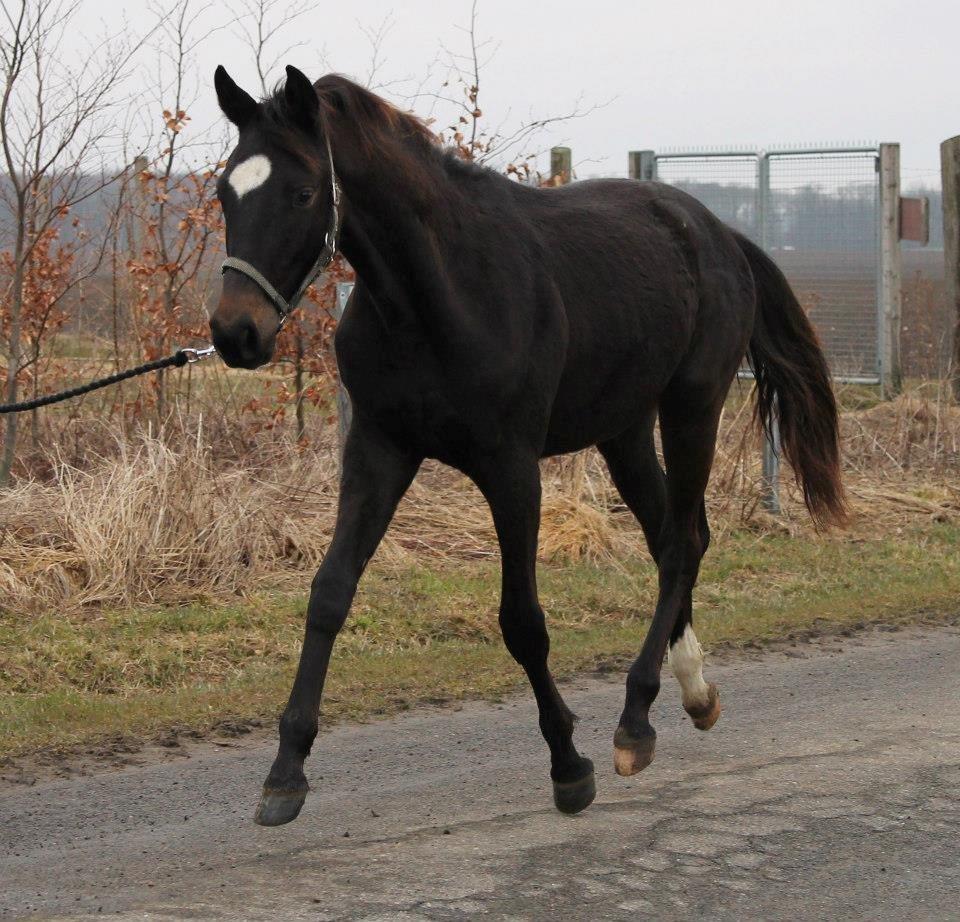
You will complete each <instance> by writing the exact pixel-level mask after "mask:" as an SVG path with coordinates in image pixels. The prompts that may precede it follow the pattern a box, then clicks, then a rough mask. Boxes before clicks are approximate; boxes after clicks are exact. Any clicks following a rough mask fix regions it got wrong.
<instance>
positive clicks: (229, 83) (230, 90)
mask: <svg viewBox="0 0 960 922" xmlns="http://www.w3.org/2000/svg"><path fill="white" fill-rule="evenodd" d="M213 85H214V87H216V90H217V102H219V103H220V108H221V109H222V110H223V114H224V115H225V116H226V117H227V118H228V119H230V121H231V122H233V124H234V125H236V126H237V128H243V126H244V125H246V124H247V122H249V121H250V119H252V118H253V117H254V115H256V113H257V101H256V100H255V99H254V98H253V97H252V96H251V95H250V94H249V93H248V92H247V91H246V90H241V89H240V87H239V86H237V84H236V83H234V82H233V78H232V77H231V76H230V74H228V73H227V71H226V69H225V68H224V66H223V65H222V64H221V65H219V66H218V67H217V69H216V70H215V71H214V74H213Z"/></svg>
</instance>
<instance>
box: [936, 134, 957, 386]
mask: <svg viewBox="0 0 960 922" xmlns="http://www.w3.org/2000/svg"><path fill="white" fill-rule="evenodd" d="M940 175H941V177H942V180H943V260H944V269H945V270H946V271H945V276H944V277H945V280H946V287H947V304H948V305H950V308H951V313H950V317H951V319H952V321H953V323H954V328H953V361H952V362H951V366H952V367H951V369H950V374H951V377H952V378H953V396H954V399H955V400H958V401H960V135H957V136H956V137H954V138H948V139H947V140H946V141H944V142H943V143H942V144H941V145H940Z"/></svg>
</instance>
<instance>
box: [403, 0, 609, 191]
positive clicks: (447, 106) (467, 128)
mask: <svg viewBox="0 0 960 922" xmlns="http://www.w3.org/2000/svg"><path fill="white" fill-rule="evenodd" d="M479 7H480V4H479V0H473V3H472V4H471V6H470V19H469V21H468V23H467V24H466V25H465V26H460V27H459V31H460V32H461V33H462V34H463V35H464V36H465V38H466V47H465V49H464V50H462V51H458V50H454V49H452V48H450V47H448V46H447V45H441V46H440V52H439V54H438V55H437V58H436V59H435V60H434V61H433V62H432V63H431V65H430V66H429V67H428V69H427V75H426V77H425V78H424V79H423V80H422V82H421V84H420V86H419V88H418V89H417V90H416V92H415V93H414V94H413V95H412V96H410V97H408V99H407V100H406V101H407V104H408V105H411V106H414V105H416V103H417V101H418V100H419V99H421V98H425V99H430V100H432V102H433V105H434V111H436V108H437V107H439V108H440V109H442V110H445V111H449V110H451V109H452V113H453V114H452V121H450V122H448V123H447V124H446V126H445V128H444V129H443V130H442V131H441V132H440V137H441V139H442V140H443V141H444V142H445V143H447V144H449V145H450V146H452V147H453V148H455V149H456V150H457V151H458V152H459V153H460V154H461V156H463V157H465V158H466V159H468V160H476V161H477V162H479V163H485V164H488V165H492V164H494V163H496V164H498V166H499V167H501V168H502V169H503V170H504V171H505V172H506V173H508V174H510V175H516V176H518V177H521V178H525V177H526V176H527V175H528V174H529V173H530V172H531V161H532V160H534V159H535V158H536V155H537V153H538V151H537V150H536V142H537V139H538V138H539V137H540V136H542V135H543V134H544V133H545V132H546V131H547V130H548V129H550V128H553V127H555V126H557V125H560V124H562V123H564V122H569V121H573V120H575V119H581V118H585V117H586V116H588V115H590V114H591V113H592V112H594V111H596V110H597V109H598V108H601V107H602V105H605V104H606V103H601V104H594V105H585V104H584V100H583V98H582V97H578V98H577V99H576V100H575V101H574V103H573V105H572V106H571V107H570V108H568V109H567V111H565V112H562V113H560V114H559V115H546V116H534V115H533V114H532V113H531V114H530V115H529V116H528V117H527V118H524V119H521V120H520V121H519V122H513V117H512V112H511V111H510V110H509V109H508V110H507V111H506V112H504V113H503V114H502V117H501V119H500V122H499V123H498V124H496V125H491V123H490V121H489V118H488V116H487V114H486V113H485V111H484V108H483V107H482V106H481V104H480V92H481V85H482V81H481V78H482V74H483V72H484V70H485V68H487V67H488V66H489V65H490V64H491V62H492V61H493V59H494V58H495V57H496V54H497V51H498V50H499V47H500V46H499V43H496V42H494V41H493V40H492V39H490V38H482V37H481V36H480V34H479V31H478V26H479ZM438 70H439V71H440V74H441V76H442V83H441V85H440V87H439V89H435V90H431V89H428V87H429V86H431V85H433V86H436V74H437V71H438ZM440 118H441V119H442V121H441V124H443V122H444V121H446V120H447V119H448V118H450V116H449V115H447V116H444V115H443V114H442V113H441V115H440ZM508 126H510V127H508Z"/></svg>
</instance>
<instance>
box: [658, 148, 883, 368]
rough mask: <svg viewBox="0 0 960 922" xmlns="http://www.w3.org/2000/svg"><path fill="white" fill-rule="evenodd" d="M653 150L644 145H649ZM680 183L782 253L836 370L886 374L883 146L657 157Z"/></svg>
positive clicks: (661, 168)
mask: <svg viewBox="0 0 960 922" xmlns="http://www.w3.org/2000/svg"><path fill="white" fill-rule="evenodd" d="M643 153H647V152H643ZM647 164H648V165H647V172H648V173H649V176H647V177H644V178H650V179H659V180H660V181H661V182H666V183H669V184H671V185H674V186H678V187H679V188H681V189H683V190H684V191H686V192H688V193H690V194H691V195H693V196H694V197H695V198H697V199H699V200H700V201H701V202H703V203H704V204H705V205H706V206H707V207H708V208H709V209H710V210H711V211H712V212H713V213H714V214H716V215H717V216H718V217H719V218H720V219H721V220H723V221H724V222H726V223H727V224H729V225H730V226H731V227H734V228H736V229H737V230H739V231H742V232H743V233H744V234H746V235H747V236H748V237H750V238H751V239H752V240H753V241H754V242H756V243H758V244H759V245H760V246H762V247H763V248H764V249H765V250H766V251H767V252H768V253H770V255H771V256H773V258H774V259H775V260H776V262H777V264H778V265H779V266H780V268H781V269H782V270H783V271H784V273H785V274H786V276H787V278H788V279H789V281H790V284H791V285H792V287H793V289H794V291H795V292H796V294H797V297H798V298H799V300H800V303H801V304H802V305H803V307H804V309H805V310H806V311H807V314H808V315H809V317H810V319H811V321H812V323H813V325H814V327H815V328H816V330H817V333H818V334H819V336H820V340H821V343H822V344H823V347H824V351H825V353H826V355H827V360H828V361H829V363H830V368H831V371H832V373H833V375H834V377H835V378H836V379H838V380H841V381H846V382H857V383H865V384H878V383H880V382H881V380H882V377H883V356H884V344H883V336H884V323H883V313H884V291H883V287H884V277H883V266H882V249H881V243H882V227H883V208H882V203H881V188H882V187H881V174H880V168H879V167H880V146H879V145H874V146H870V147H856V148H845V149H832V148H831V149H820V150H817V149H811V150H799V149H793V150H767V151H718V152H709V153H705V152H702V151H682V152H675V153H674V152H671V153H662V154H660V153H656V154H651V155H649V157H648V160H647Z"/></svg>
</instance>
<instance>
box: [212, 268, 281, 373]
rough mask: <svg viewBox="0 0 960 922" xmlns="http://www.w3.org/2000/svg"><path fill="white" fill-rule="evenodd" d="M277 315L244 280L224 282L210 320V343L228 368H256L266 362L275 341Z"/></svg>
mask: <svg viewBox="0 0 960 922" xmlns="http://www.w3.org/2000/svg"><path fill="white" fill-rule="evenodd" d="M277 327H278V322H277V312H276V310H275V309H274V307H273V305H272V304H271V303H270V302H269V301H267V300H266V299H265V298H264V297H263V296H262V295H261V294H260V293H259V291H257V290H256V289H253V286H252V284H251V283H249V282H247V281H246V280H245V279H238V280H237V281H236V282H234V281H233V280H230V281H227V280H225V281H224V288H223V294H222V295H221V296H220V303H219V304H218V305H217V309H216V310H215V311H214V312H213V315H212V316H211V317H210V332H211V334H212V335H213V344H214V346H216V347H217V352H219V353H220V356H221V358H222V359H223V360H224V362H226V363H227V364H228V365H229V366H230V367H231V368H258V367H259V366H260V365H264V364H266V363H267V362H269V361H270V359H271V358H272V357H273V350H274V347H275V346H276V342H277Z"/></svg>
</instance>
